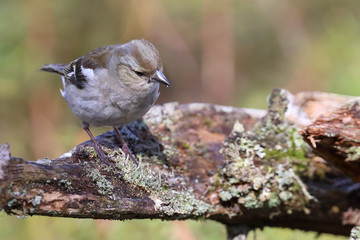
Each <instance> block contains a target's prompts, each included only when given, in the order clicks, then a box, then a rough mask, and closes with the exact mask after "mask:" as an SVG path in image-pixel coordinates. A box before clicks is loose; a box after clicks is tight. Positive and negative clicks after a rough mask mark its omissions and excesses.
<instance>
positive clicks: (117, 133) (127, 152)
mask: <svg viewBox="0 0 360 240" xmlns="http://www.w3.org/2000/svg"><path fill="white" fill-rule="evenodd" d="M114 130H115V132H116V135H117V136H118V138H119V140H120V143H121V145H122V150H123V151H124V153H125V154H127V155H129V157H130V158H131V159H132V160H133V161H134V163H135V164H136V165H138V164H139V163H138V161H137V160H136V158H135V157H134V156H133V155H132V153H131V151H130V149H129V147H128V146H127V145H126V143H125V141H124V139H123V138H122V137H121V134H120V132H119V130H118V129H117V127H114Z"/></svg>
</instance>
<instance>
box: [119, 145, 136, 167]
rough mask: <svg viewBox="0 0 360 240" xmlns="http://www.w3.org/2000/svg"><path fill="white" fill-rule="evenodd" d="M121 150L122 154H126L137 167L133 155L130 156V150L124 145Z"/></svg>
mask: <svg viewBox="0 0 360 240" xmlns="http://www.w3.org/2000/svg"><path fill="white" fill-rule="evenodd" d="M122 150H123V152H124V153H125V154H127V155H128V156H129V157H130V158H131V160H133V162H134V163H135V164H136V165H139V162H138V160H137V159H136V158H135V157H134V155H132V153H131V151H130V149H129V148H128V146H127V145H126V144H124V145H123V146H122Z"/></svg>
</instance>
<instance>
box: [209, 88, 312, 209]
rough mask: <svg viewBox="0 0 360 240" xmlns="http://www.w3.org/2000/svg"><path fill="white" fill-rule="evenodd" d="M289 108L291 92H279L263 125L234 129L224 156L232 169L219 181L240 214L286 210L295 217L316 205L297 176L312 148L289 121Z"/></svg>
mask: <svg viewBox="0 0 360 240" xmlns="http://www.w3.org/2000/svg"><path fill="white" fill-rule="evenodd" d="M287 104H288V99H287V92H286V91H285V90H283V89H275V90H274V91H273V92H272V94H271V96H270V97H269V108H268V112H267V114H266V116H264V117H263V119H262V120H261V121H260V123H259V124H258V125H256V126H255V127H254V128H253V129H252V130H250V131H245V130H244V128H243V126H242V125H241V123H240V122H236V124H235V125H234V127H233V130H232V132H231V134H230V136H229V137H228V138H227V139H226V141H225V143H224V147H223V148H222V150H221V151H222V153H223V155H224V158H225V159H226V160H227V163H226V165H225V167H223V168H222V169H221V170H220V171H219V172H218V176H217V180H215V187H216V189H217V191H218V193H219V200H220V201H221V202H222V203H223V204H231V205H239V206H240V208H239V209H242V208H243V209H244V208H245V209H256V208H264V207H265V208H266V207H267V208H273V209H279V208H282V209H284V210H289V213H290V212H291V210H292V209H299V210H303V208H305V206H306V203H307V202H309V201H310V200H315V199H314V197H313V196H311V195H310V193H309V192H308V190H307V189H306V187H305V184H304V183H303V182H302V180H301V179H300V178H299V177H298V175H297V171H301V170H302V168H301V167H299V166H301V165H305V164H306V162H307V160H306V158H305V156H306V155H307V154H308V152H309V149H310V148H309V147H308V145H307V144H306V143H305V142H304V141H303V140H302V137H301V136H300V135H299V134H298V132H297V131H298V129H297V127H296V126H295V125H294V124H293V123H291V122H289V121H287V120H286V119H285V112H286V108H287ZM295 196H296V197H295ZM240 212H241V210H240Z"/></svg>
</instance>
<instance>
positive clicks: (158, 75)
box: [151, 70, 170, 87]
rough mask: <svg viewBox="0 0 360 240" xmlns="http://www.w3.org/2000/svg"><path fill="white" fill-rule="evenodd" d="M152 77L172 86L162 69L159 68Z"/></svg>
mask: <svg viewBox="0 0 360 240" xmlns="http://www.w3.org/2000/svg"><path fill="white" fill-rule="evenodd" d="M151 79H152V80H154V81H157V82H159V83H162V84H165V85H166V86H167V87H168V86H170V83H169V81H168V80H167V78H166V77H165V75H164V74H163V73H162V72H161V71H160V70H157V71H156V72H155V74H154V75H153V76H152V78H151Z"/></svg>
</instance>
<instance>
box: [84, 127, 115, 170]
mask: <svg viewBox="0 0 360 240" xmlns="http://www.w3.org/2000/svg"><path fill="white" fill-rule="evenodd" d="M82 127H83V129H84V130H85V131H86V132H87V134H88V135H89V137H90V138H91V140H92V141H93V143H94V147H95V151H96V153H97V155H98V156H99V158H100V159H101V161H102V162H103V163H106V164H110V162H109V160H108V157H107V156H106V154H105V153H104V151H103V150H102V149H101V147H100V145H99V143H98V142H97V141H96V140H95V138H94V135H93V134H92V133H91V131H90V129H89V124H88V123H86V122H82Z"/></svg>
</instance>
